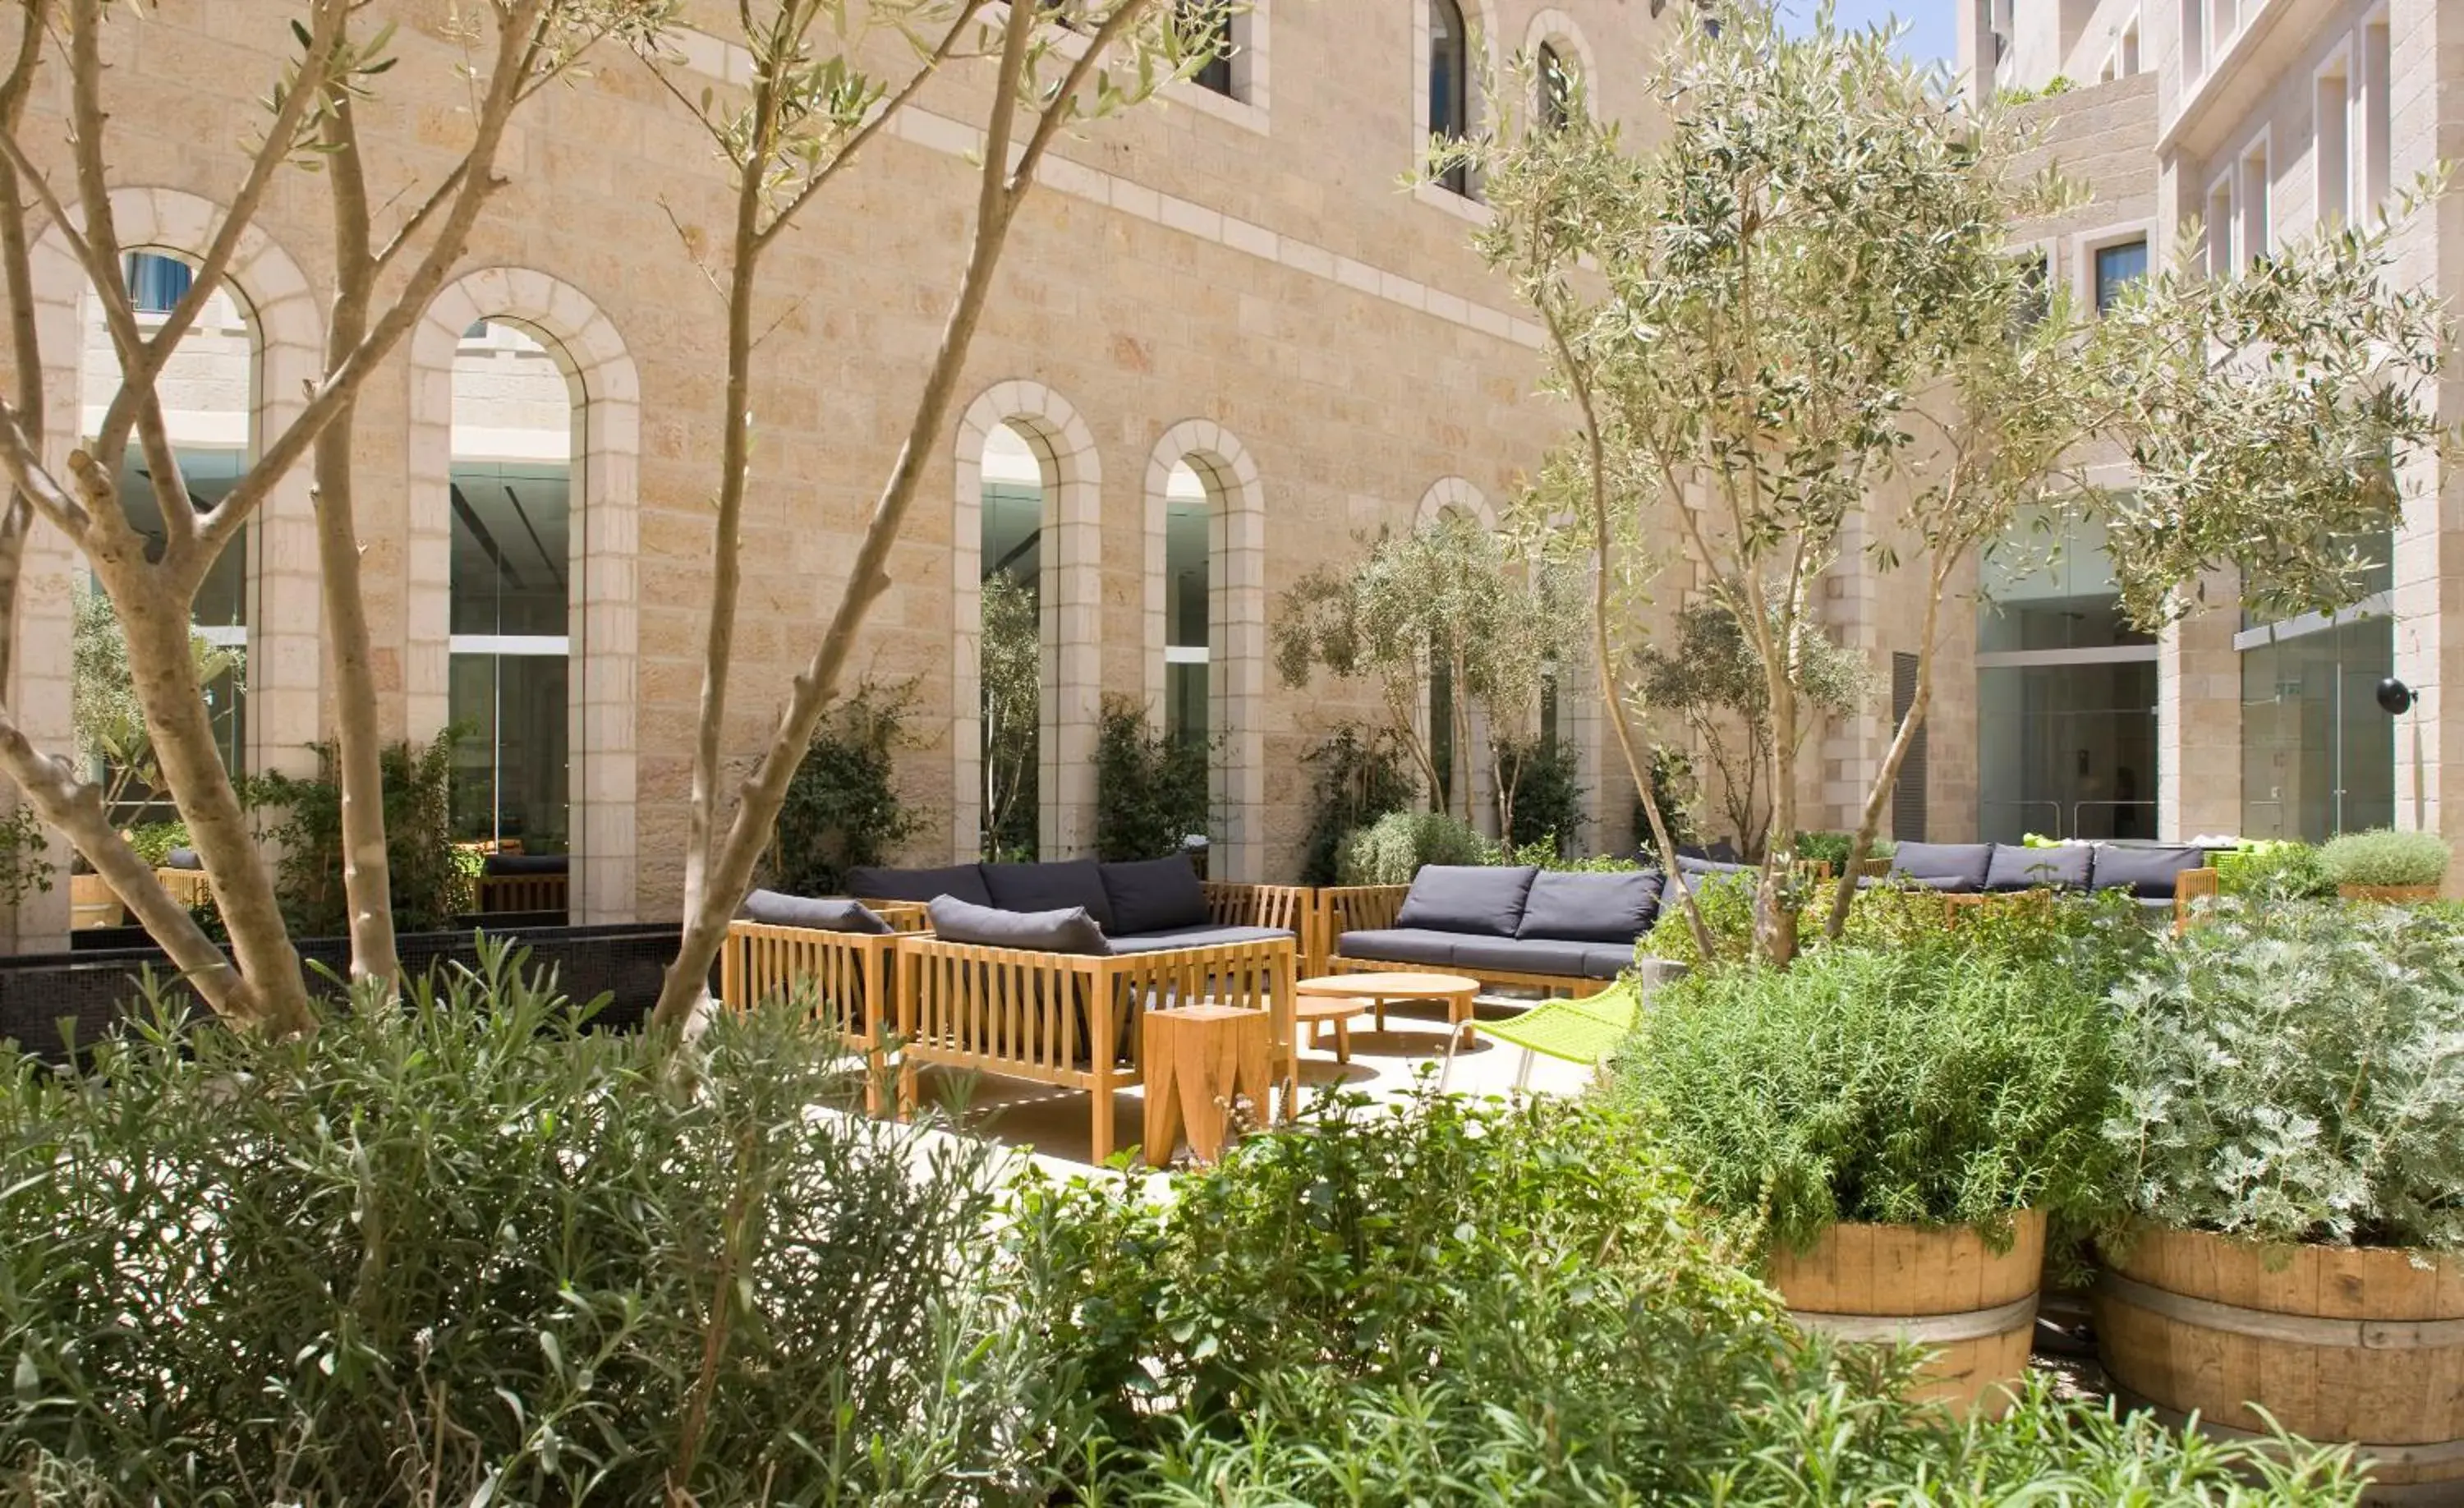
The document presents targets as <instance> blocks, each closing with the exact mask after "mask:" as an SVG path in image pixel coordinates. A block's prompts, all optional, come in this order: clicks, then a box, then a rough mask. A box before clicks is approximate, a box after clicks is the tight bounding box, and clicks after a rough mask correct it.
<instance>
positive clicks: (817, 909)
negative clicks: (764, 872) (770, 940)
mask: <svg viewBox="0 0 2464 1508" xmlns="http://www.w3.org/2000/svg"><path fill="white" fill-rule="evenodd" d="M736 914H737V915H738V916H740V917H742V918H744V919H745V920H746V921H748V922H759V923H761V924H763V925H764V926H767V927H804V928H810V929H812V930H814V931H817V932H862V933H865V934H867V935H869V936H872V937H881V936H886V935H887V934H888V933H889V931H890V924H889V923H888V922H885V921H883V920H882V919H881V917H880V916H879V915H878V914H876V913H875V912H874V911H873V909H872V908H871V907H869V906H866V905H864V904H863V903H862V902H860V901H842V900H824V899H821V898H819V897H816V896H810V895H784V894H781V892H779V891H777V890H756V891H754V892H753V893H752V894H751V895H748V896H746V897H745V898H744V904H743V905H742V906H740V907H737V910H736Z"/></svg>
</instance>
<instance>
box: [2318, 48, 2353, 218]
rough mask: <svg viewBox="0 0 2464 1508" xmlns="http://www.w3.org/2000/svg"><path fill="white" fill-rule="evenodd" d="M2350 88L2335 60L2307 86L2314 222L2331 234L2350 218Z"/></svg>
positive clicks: (2351, 153) (2341, 58) (2340, 63)
mask: <svg viewBox="0 0 2464 1508" xmlns="http://www.w3.org/2000/svg"><path fill="white" fill-rule="evenodd" d="M2352 108H2353V106H2352V86H2351V82H2350V80H2348V79H2347V78H2346V77H2345V73H2344V59H2343V57H2341V56H2339V57H2338V58H2337V59H2336V60H2335V61H2334V62H2333V63H2331V64H2329V65H2328V66H2327V67H2325V68H2323V69H2321V70H2320V72H2319V75H2318V76H2317V77H2316V78H2315V79H2313V80H2312V83H2311V105H2310V157H2311V164H2310V176H2311V182H2312V185H2313V187H2314V192H2315V195H2316V198H2317V204H2318V212H2317V214H2316V216H2315V217H2314V218H2316V220H2317V221H2318V224H2319V228H2320V229H2322V230H2332V229H2336V228H2337V227H2339V226H2341V225H2343V224H2345V223H2346V222H2347V221H2349V220H2351V219H2352V217H2353V210H2352V200H2351V194H2350V189H2351V184H2352V165H2353V148H2352Z"/></svg>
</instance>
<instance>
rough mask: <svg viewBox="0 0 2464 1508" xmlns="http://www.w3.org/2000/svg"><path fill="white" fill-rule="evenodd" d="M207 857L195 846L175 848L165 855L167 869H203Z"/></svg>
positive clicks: (164, 862) (164, 860) (164, 861)
mask: <svg viewBox="0 0 2464 1508" xmlns="http://www.w3.org/2000/svg"><path fill="white" fill-rule="evenodd" d="M205 866H206V861H205V857H204V856H203V855H201V854H199V853H198V852H197V851H196V850H195V849H193V848H174V849H172V850H171V851H170V852H169V853H166V854H165V855H164V856H163V867H164V868H165V869H203V868H204V867H205Z"/></svg>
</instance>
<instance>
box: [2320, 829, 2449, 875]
mask: <svg viewBox="0 0 2464 1508" xmlns="http://www.w3.org/2000/svg"><path fill="white" fill-rule="evenodd" d="M2447 859H2448V850H2447V840H2446V839H2444V838H2441V837H2439V836H2438V835H2437V834H2436V833H2417V832H2416V833H2399V832H2396V831H2395V830H2393V829H2392V828H2386V827H2380V828H2373V829H2372V830H2370V831H2369V832H2365V833H2346V834H2344V835H2343V837H2341V838H2335V839H2330V840H2329V841H2328V842H2327V845H2326V846H2325V847H2323V848H2321V849H2320V850H2319V863H2320V866H2321V868H2323V869H2325V870H2326V872H2327V879H2328V881H2329V882H2330V883H2331V884H2334V885H2436V884H2438V883H2439V882H2440V881H2442V880H2444V879H2446V878H2447Z"/></svg>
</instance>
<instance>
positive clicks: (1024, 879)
mask: <svg viewBox="0 0 2464 1508" xmlns="http://www.w3.org/2000/svg"><path fill="white" fill-rule="evenodd" d="M983 871H984V888H985V889H987V890H989V891H991V892H992V897H993V901H992V904H993V905H995V906H998V907H1001V909H1002V910H1004V911H1066V910H1067V909H1068V908H1069V907H1073V906H1076V907H1085V908H1086V911H1087V914H1088V915H1089V916H1091V917H1093V918H1094V919H1095V925H1096V926H1098V927H1100V928H1103V929H1105V930H1106V931H1111V930H1112V929H1113V928H1112V898H1111V896H1108V895H1106V894H1105V893H1104V873H1103V870H1102V869H1101V868H1100V867H1099V866H1098V865H1097V864H1096V863H1095V861H1094V860H1092V859H1063V860H1057V861H1055V862H1054V863H988V864H985V865H984V866H983ZM1199 920H1200V921H1203V920H1205V918H1204V917H1203V916H1202V915H1201V916H1200V917H1199Z"/></svg>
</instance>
